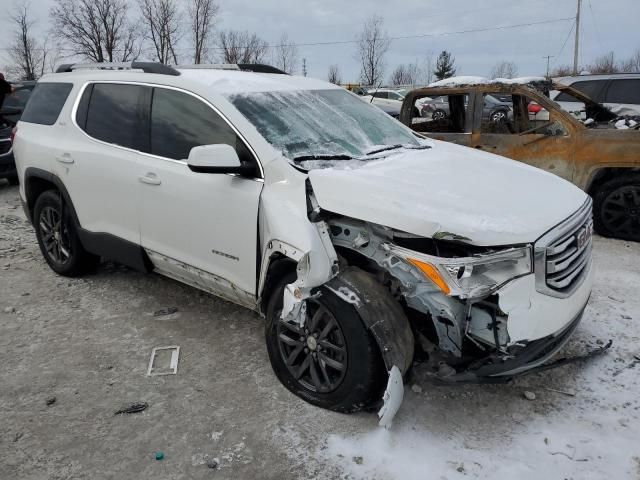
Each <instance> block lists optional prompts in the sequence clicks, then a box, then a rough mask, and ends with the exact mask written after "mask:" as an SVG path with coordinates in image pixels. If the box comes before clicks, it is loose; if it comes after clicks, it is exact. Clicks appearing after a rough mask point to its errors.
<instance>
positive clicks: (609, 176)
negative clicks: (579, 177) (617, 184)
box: [585, 167, 640, 197]
mask: <svg viewBox="0 0 640 480" xmlns="http://www.w3.org/2000/svg"><path fill="white" fill-rule="evenodd" d="M633 173H640V167H602V168H598V169H596V170H594V171H592V172H591V174H590V176H589V179H588V181H587V184H586V186H585V191H586V192H587V193H588V194H589V195H591V196H592V197H593V196H595V194H596V193H597V191H598V188H599V187H600V186H602V185H604V184H605V183H607V182H609V181H611V180H613V179H616V178H620V177H622V176H624V175H629V174H633Z"/></svg>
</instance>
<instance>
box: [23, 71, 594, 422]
mask: <svg viewBox="0 0 640 480" xmlns="http://www.w3.org/2000/svg"><path fill="white" fill-rule="evenodd" d="M15 152H16V159H17V166H18V173H19V175H20V195H21V198H22V201H23V202H24V208H25V213H26V215H27V216H28V218H30V219H31V221H32V223H33V225H34V229H35V232H36V237H37V239H38V242H39V245H40V249H41V252H42V255H43V257H44V258H45V260H46V262H47V263H48V265H49V266H50V267H51V268H52V269H53V270H54V271H55V272H57V273H59V274H61V275H67V276H74V275H80V274H83V273H85V272H87V271H90V269H91V268H92V267H95V265H96V264H97V262H98V261H99V260H100V257H106V258H110V259H113V260H116V261H119V262H121V263H124V264H126V265H129V266H131V267H133V268H136V269H138V270H141V271H145V272H156V273H158V274H161V275H165V276H168V277H170V278H173V279H176V280H178V281H180V282H183V283H186V284H189V285H192V286H194V287H196V288H199V289H202V290H204V291H207V292H210V293H212V294H215V295H218V296H220V297H222V298H224V299H227V300H229V301H232V302H235V303H237V304H239V305H242V306H244V307H247V308H249V309H252V310H254V311H257V312H260V313H262V314H263V315H264V316H265V317H266V326H265V338H266V345H267V352H268V355H269V358H270V360H271V364H272V366H273V369H274V372H275V373H276V375H277V377H278V378H279V379H280V381H281V382H282V383H283V384H284V385H285V386H286V388H288V389H289V390H290V391H291V392H293V393H295V394H296V395H298V396H300V397H301V398H303V399H305V400H306V401H308V402H311V403H313V404H315V405H318V406H321V407H324V408H329V409H332V410H336V411H340V412H353V411H357V410H360V409H363V408H366V407H371V406H378V405H379V404H380V403H382V406H381V408H380V410H379V415H380V417H381V420H380V421H381V423H382V424H385V425H386V424H388V423H389V421H390V419H391V418H392V417H393V415H394V413H395V411H396V410H397V409H398V407H399V405H400V402H401V401H402V396H403V376H404V375H406V374H407V372H408V370H409V369H410V367H411V365H412V363H413V361H414V358H415V356H414V354H415V352H416V351H417V350H419V351H421V352H427V353H428V355H429V358H428V360H427V361H429V362H432V364H431V366H432V367H433V368H431V369H430V372H431V373H432V375H433V377H434V379H441V380H443V381H449V382H456V381H483V380H490V381H500V380H501V379H505V378H510V377H512V376H513V375H516V374H519V373H522V372H525V371H531V370H532V369H535V368H537V367H538V366H540V365H541V364H543V363H544V362H546V361H547V360H548V359H549V358H550V357H551V356H553V355H554V354H555V353H556V352H557V351H558V350H559V349H561V348H562V346H563V345H564V344H565V342H566V341H567V339H568V338H569V336H570V335H571V333H572V332H573V331H574V330H575V328H576V326H577V325H578V323H579V321H580V319H581V316H582V313H583V311H584V308H585V306H586V304H587V300H588V299H589V295H590V292H591V286H592V278H593V269H592V262H591V250H592V239H591V233H592V220H591V200H590V198H589V197H588V195H586V194H585V193H584V192H583V191H581V190H580V189H578V188H577V187H575V186H574V185H572V184H570V183H569V182H566V181H565V180H562V179H561V178H558V177H557V176H554V175H550V174H548V173H546V172H542V171H540V170H538V169H535V168H532V167H529V166H526V165H522V164H518V163H515V162H512V161H510V160H508V159H504V158H501V157H498V156H496V155H489V154H487V153H485V152H481V151H478V150H472V149H468V148H463V147H460V146H456V145H452V144H449V143H445V142H439V141H434V140H430V139H423V138H420V137H418V136H417V135H415V134H414V132H412V131H411V130H410V129H409V128H407V127H405V126H404V125H402V124H401V123H399V122H398V121H396V120H393V119H392V118H390V117H389V116H388V115H387V114H385V113H384V112H382V111H381V110H380V109H378V108H377V107H374V106H373V105H370V104H367V103H366V102H363V101H362V100H361V99H359V98H358V97H357V96H355V95H354V94H352V93H350V92H347V91H346V90H344V89H342V88H340V87H337V86H334V85H331V84H329V83H326V82H322V81H318V80H313V79H309V78H304V77H293V76H289V75H286V74H282V73H281V72H278V71H277V70H275V69H273V68H267V67H265V66H255V65H238V66H225V67H224V68H222V67H220V66H201V65H200V66H197V67H178V68H172V67H168V66H166V65H159V64H153V63H139V62H133V63H132V64H130V65H128V67H127V68H125V67H123V65H122V64H115V65H114V66H111V65H110V64H96V65H93V64H91V65H79V66H72V65H71V66H69V65H66V66H63V67H61V72H60V73H55V74H51V75H46V76H44V77H43V78H42V79H41V80H40V81H39V83H38V85H37V86H36V89H35V91H34V94H33V96H32V98H31V100H30V101H29V104H28V105H27V108H26V110H25V112H24V115H23V117H22V119H21V121H20V122H19V123H18V126H17V131H16V137H15ZM541 192H544V194H542V193H541Z"/></svg>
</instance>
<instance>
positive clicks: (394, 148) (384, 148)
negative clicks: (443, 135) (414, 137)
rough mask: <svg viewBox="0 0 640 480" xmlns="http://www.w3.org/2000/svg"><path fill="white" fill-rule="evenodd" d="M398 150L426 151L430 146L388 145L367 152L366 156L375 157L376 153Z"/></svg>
mask: <svg viewBox="0 0 640 480" xmlns="http://www.w3.org/2000/svg"><path fill="white" fill-rule="evenodd" d="M398 148H406V149H408V150H426V149H427V148H431V146H430V145H416V146H412V145H400V144H396V145H389V146H387V147H382V148H378V149H376V150H371V151H370V152H367V153H366V155H375V154H376V153H381V152H386V151H387V150H397V149H398Z"/></svg>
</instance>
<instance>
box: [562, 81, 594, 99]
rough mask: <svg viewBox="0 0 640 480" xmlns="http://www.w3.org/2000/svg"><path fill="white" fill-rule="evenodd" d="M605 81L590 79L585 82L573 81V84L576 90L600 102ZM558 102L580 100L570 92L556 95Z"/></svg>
mask: <svg viewBox="0 0 640 480" xmlns="http://www.w3.org/2000/svg"><path fill="white" fill-rule="evenodd" d="M603 85H604V82H603V81H602V80H588V81H584V82H575V83H572V84H571V86H572V87H573V88H575V89H576V90H578V91H580V92H582V93H584V94H585V95H587V96H588V97H589V98H591V100H594V101H596V102H599V101H600V99H599V94H600V90H602V86H603ZM555 100H556V102H579V101H580V100H578V99H577V98H575V97H572V96H571V95H569V94H568V93H561V94H560V95H558V96H557V97H556V99H555Z"/></svg>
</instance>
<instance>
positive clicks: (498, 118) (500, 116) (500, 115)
mask: <svg viewBox="0 0 640 480" xmlns="http://www.w3.org/2000/svg"><path fill="white" fill-rule="evenodd" d="M489 120H491V121H492V122H494V123H500V122H504V121H506V120H507V112H505V111H504V110H496V111H495V112H493V113H491V115H490V116H489Z"/></svg>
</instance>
